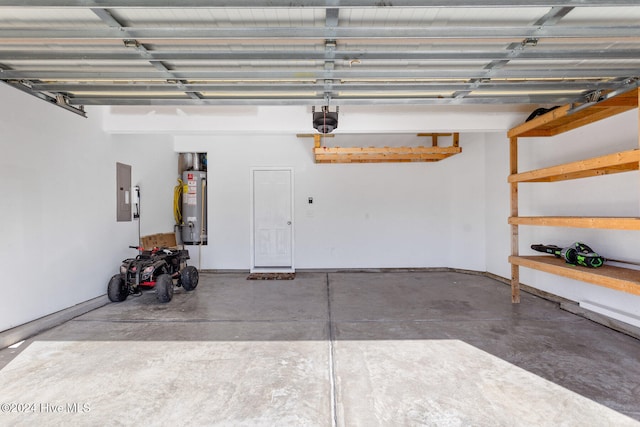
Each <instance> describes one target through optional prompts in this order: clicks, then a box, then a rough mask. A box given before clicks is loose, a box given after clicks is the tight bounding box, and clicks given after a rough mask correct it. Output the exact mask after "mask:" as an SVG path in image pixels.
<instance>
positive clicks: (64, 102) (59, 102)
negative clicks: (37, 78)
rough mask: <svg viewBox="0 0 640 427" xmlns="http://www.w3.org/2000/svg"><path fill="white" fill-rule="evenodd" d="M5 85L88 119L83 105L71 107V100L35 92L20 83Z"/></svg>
mask: <svg viewBox="0 0 640 427" xmlns="http://www.w3.org/2000/svg"><path fill="white" fill-rule="evenodd" d="M0 81H2V80H0ZM3 83H5V84H7V85H8V86H11V87H13V88H15V89H18V90H19V91H22V92H25V93H28V94H29V95H31V96H35V97H36V98H39V99H41V100H43V101H46V102H48V103H50V104H53V105H55V106H56V107H60V108H62V109H64V110H67V111H71V112H72V113H74V114H77V115H79V116H82V117H87V113H86V112H85V111H84V107H83V106H82V105H80V104H81V103H75V105H80V106H74V105H71V103H70V102H69V99H68V98H67V97H66V96H62V95H60V96H56V97H54V96H51V95H47V94H45V93H41V92H39V91H36V90H33V89H32V88H31V87H29V86H28V85H27V84H25V83H23V82H19V81H3Z"/></svg>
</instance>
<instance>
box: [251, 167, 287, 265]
mask: <svg viewBox="0 0 640 427" xmlns="http://www.w3.org/2000/svg"><path fill="white" fill-rule="evenodd" d="M292 179H293V175H292V171H291V169H277V170H257V169H256V170H253V269H254V270H256V269H268V270H276V269H277V270H279V271H291V270H293V209H292V207H293V204H292V189H293V182H292Z"/></svg>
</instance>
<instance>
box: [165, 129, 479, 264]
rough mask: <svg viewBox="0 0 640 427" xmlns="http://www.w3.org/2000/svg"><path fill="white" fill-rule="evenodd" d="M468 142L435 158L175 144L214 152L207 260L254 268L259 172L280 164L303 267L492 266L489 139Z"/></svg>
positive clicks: (231, 138)
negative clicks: (379, 160) (254, 178)
mask: <svg viewBox="0 0 640 427" xmlns="http://www.w3.org/2000/svg"><path fill="white" fill-rule="evenodd" d="M387 138H389V140H388V141H387V145H392V143H393V138H394V136H393V135H388V136H387ZM460 140H461V142H460V144H461V146H462V147H463V153H462V154H460V155H457V156H454V157H451V158H449V159H446V160H444V161H441V162H435V163H404V164H398V163H383V164H315V163H314V162H313V156H312V147H313V141H312V140H311V139H299V138H296V137H295V135H291V134H287V135H273V134H270V135H263V136H260V135H244V136H239V135H212V136H180V137H176V150H178V151H181V152H191V151H197V152H207V153H208V171H209V176H208V178H209V179H208V190H209V209H210V217H209V220H210V229H209V242H210V243H209V245H208V246H207V247H205V248H203V251H202V267H203V268H216V269H248V268H249V267H250V235H249V228H250V227H249V225H250V214H251V212H250V197H251V195H250V185H249V184H250V170H251V168H252V167H260V166H263V167H277V166H280V167H292V168H293V169H294V179H295V200H294V208H295V266H296V267H297V268H390V267H443V266H453V267H460V268H467V269H476V270H482V271H484V269H485V267H484V264H485V260H484V257H483V256H482V255H479V254H482V250H483V249H484V208H485V206H484V180H483V178H482V176H483V174H484V161H483V160H482V159H483V156H484V136H483V135H481V134H464V135H462V136H461V137H460ZM469 177H470V178H469ZM309 197H313V200H314V203H313V204H312V205H309V204H308V198H309ZM459 241H464V242H465V244H464V245H456V244H455V242H459Z"/></svg>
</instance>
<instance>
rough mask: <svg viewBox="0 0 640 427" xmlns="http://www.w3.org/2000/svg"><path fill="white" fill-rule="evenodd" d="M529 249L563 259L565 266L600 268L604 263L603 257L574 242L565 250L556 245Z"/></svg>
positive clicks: (537, 246)
mask: <svg viewBox="0 0 640 427" xmlns="http://www.w3.org/2000/svg"><path fill="white" fill-rule="evenodd" d="M531 249H533V250H534V251H538V252H544V253H546V254H551V255H555V256H556V257H558V258H562V259H564V260H565V261H566V262H567V264H571V265H581V266H583V267H590V268H598V267H602V265H603V264H604V262H605V259H604V258H603V257H601V256H600V255H598V254H597V253H595V252H594V251H593V249H591V248H590V247H589V246H587V245H585V244H584V243H580V242H575V243H573V244H571V245H570V246H567V247H566V248H561V247H559V246H556V245H531Z"/></svg>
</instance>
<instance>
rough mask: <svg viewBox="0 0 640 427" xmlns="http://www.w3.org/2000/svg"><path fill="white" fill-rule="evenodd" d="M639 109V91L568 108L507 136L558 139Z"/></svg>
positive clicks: (518, 127) (561, 108)
mask: <svg viewBox="0 0 640 427" xmlns="http://www.w3.org/2000/svg"><path fill="white" fill-rule="evenodd" d="M634 108H638V88H635V89H633V90H630V91H628V92H625V93H622V94H620V95H618V96H614V97H612V98H609V99H606V100H604V101H601V102H596V103H593V104H583V105H573V104H567V105H564V106H562V107H558V108H556V109H555V110H552V111H549V112H548V113H546V114H543V115H541V116H538V117H536V118H534V119H532V120H530V121H528V122H525V123H522V124H521V125H519V126H516V127H514V128H513V129H511V130H510V131H509V132H508V134H507V136H508V137H509V138H514V137H539V136H555V135H559V134H561V133H563V132H567V131H570V130H572V129H577V128H579V127H581V126H585V125H588V124H590V123H594V122H597V121H598V120H602V119H606V118H608V117H612V116H615V115H616V114H620V113H624V112H625V111H629V110H633V109H634Z"/></svg>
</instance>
